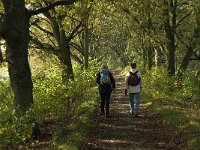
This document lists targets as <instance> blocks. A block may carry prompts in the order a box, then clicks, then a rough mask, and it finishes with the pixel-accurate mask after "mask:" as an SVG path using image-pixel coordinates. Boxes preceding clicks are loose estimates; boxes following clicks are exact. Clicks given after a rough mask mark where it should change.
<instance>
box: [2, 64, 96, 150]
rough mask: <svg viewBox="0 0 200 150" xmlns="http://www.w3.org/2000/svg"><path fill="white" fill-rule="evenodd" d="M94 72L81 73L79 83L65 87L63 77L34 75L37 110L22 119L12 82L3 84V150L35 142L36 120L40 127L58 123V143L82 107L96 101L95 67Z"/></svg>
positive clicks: (54, 133)
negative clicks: (16, 105) (14, 100)
mask: <svg viewBox="0 0 200 150" xmlns="http://www.w3.org/2000/svg"><path fill="white" fill-rule="evenodd" d="M55 69H58V68H55ZM51 70H52V69H51ZM90 70H91V71H86V70H77V71H76V72H75V81H69V82H68V83H65V84H64V83H63V82H62V80H61V77H60V76H57V75H56V74H50V72H49V74H48V76H34V77H33V83H34V89H33V95H34V105H33V108H31V109H30V110H29V111H27V113H26V114H25V115H23V116H20V117H18V115H17V114H16V112H17V111H16V108H14V106H13V103H12V99H13V98H12V97H13V96H12V92H11V89H10V86H9V81H8V82H0V91H1V95H0V110H1V111H0V118H1V119H0V139H2V140H1V141H0V149H6V148H10V149H15V148H17V147H18V146H19V145H22V144H23V143H25V142H27V140H31V133H32V129H33V120H34V121H36V122H38V123H39V124H40V125H42V124H43V123H45V122H47V121H51V122H52V123H53V124H55V126H54V127H53V128H52V135H53V136H54V138H55V140H56V138H58V136H60V134H61V133H62V132H64V129H62V128H64V126H63V123H65V126H67V122H68V123H69V122H70V120H72V119H73V118H75V117H77V114H78V113H80V111H81V109H82V108H83V105H82V104H84V103H85V102H87V101H89V100H90V99H93V100H95V99H96V95H95V92H94V91H95V90H96V88H95V82H94V81H95V72H96V71H95V67H94V68H91V69H90ZM54 72H57V71H56V70H55V71H54ZM51 73H52V71H51ZM84 105H85V104H84ZM62 130H63V131H62ZM62 134H63V133H62Z"/></svg>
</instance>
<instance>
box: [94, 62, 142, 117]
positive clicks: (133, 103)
mask: <svg viewBox="0 0 200 150" xmlns="http://www.w3.org/2000/svg"><path fill="white" fill-rule="evenodd" d="M96 83H97V84H98V85H99V94H100V97H101V105H100V110H101V115H105V116H107V115H108V114H109V103H110V102H109V101H110V95H111V93H112V90H113V89H115V79H114V77H113V75H112V73H111V72H110V71H109V69H108V66H107V65H106V64H104V65H102V67H101V69H100V71H99V72H98V73H97V77H96ZM141 85H142V84H141V73H140V71H138V70H137V68H136V63H131V68H130V71H129V72H128V73H127V74H126V77H125V95H128V94H129V100H130V112H131V114H134V115H135V117H138V115H139V104H140V91H141V88H142V86H141Z"/></svg>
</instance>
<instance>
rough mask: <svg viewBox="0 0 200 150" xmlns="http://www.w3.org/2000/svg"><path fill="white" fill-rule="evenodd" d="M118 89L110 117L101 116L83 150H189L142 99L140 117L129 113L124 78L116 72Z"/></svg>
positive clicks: (94, 121) (111, 104)
mask: <svg viewBox="0 0 200 150" xmlns="http://www.w3.org/2000/svg"><path fill="white" fill-rule="evenodd" d="M113 74H114V77H115V79H116V89H115V91H114V92H113V93H112V96H111V100H110V117H109V118H105V117H102V116H100V114H99V111H98V114H96V115H95V116H94V120H93V123H92V126H91V129H90V131H89V135H88V138H87V139H86V142H85V145H84V146H83V147H82V149H81V150H156V149H160V150H161V149H162V150H186V149H187V148H186V144H185V143H186V142H185V141H184V140H183V138H181V136H180V135H178V134H177V133H175V132H173V131H172V130H170V129H169V128H167V126H166V125H165V124H164V123H163V122H162V121H161V120H160V119H159V117H158V115H156V114H155V113H154V112H153V111H152V109H151V108H150V107H149V106H148V104H145V103H144V102H143V101H142V100H141V105H140V117H139V118H135V117H134V116H133V115H131V114H130V112H129V100H128V97H127V96H124V93H123V89H124V87H123V82H124V78H123V77H122V76H120V75H119V72H114V73H113Z"/></svg>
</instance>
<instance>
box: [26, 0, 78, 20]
mask: <svg viewBox="0 0 200 150" xmlns="http://www.w3.org/2000/svg"><path fill="white" fill-rule="evenodd" d="M76 1H77V0H66V1H57V2H54V3H51V4H49V5H48V6H46V7H43V8H40V9H38V10H35V11H29V12H28V13H29V16H30V17H31V16H33V15H38V14H40V13H45V12H47V11H49V10H51V9H53V8H54V7H56V6H60V5H71V4H73V3H74V2H76Z"/></svg>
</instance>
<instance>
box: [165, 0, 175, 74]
mask: <svg viewBox="0 0 200 150" xmlns="http://www.w3.org/2000/svg"><path fill="white" fill-rule="evenodd" d="M176 3H177V2H176V0H175V1H173V0H171V1H170V4H169V3H168V2H166V1H165V3H164V4H165V7H166V8H165V10H164V17H165V22H164V27H165V33H166V38H167V50H168V53H167V54H168V55H167V57H168V67H167V69H168V72H169V74H170V75H175V49H176V47H175V29H176ZM169 8H171V10H172V18H170V14H169V13H170V12H169ZM170 20H172V22H171V21H170Z"/></svg>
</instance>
